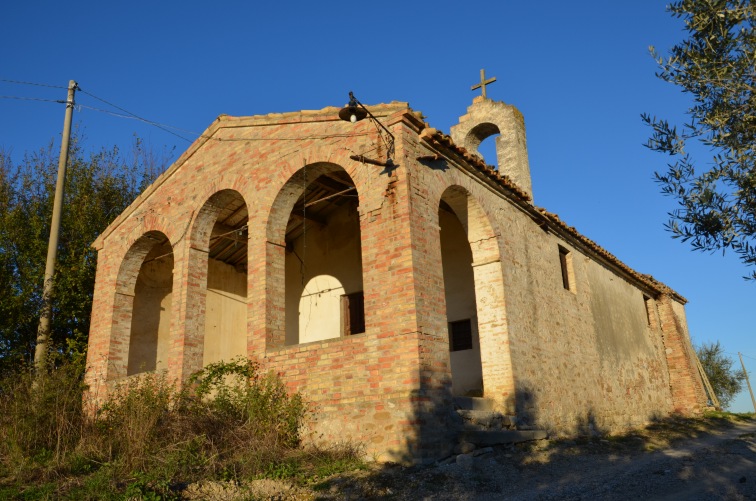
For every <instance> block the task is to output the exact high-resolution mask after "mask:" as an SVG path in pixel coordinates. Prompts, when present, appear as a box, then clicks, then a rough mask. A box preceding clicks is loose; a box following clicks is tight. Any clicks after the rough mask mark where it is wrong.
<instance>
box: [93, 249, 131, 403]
mask: <svg viewBox="0 0 756 501" xmlns="http://www.w3.org/2000/svg"><path fill="white" fill-rule="evenodd" d="M97 251H98V253H99V255H98V259H97V281H96V282H95V290H94V297H93V299H92V321H91V323H90V326H89V348H88V350H87V373H86V375H85V383H86V384H87V386H88V390H87V395H86V396H85V401H86V402H87V403H88V404H90V405H88V408H89V410H90V411H94V410H95V409H96V408H97V405H98V403H99V402H101V401H102V400H103V399H104V398H105V396H106V393H107V386H106V381H107V380H108V379H112V375H111V374H110V373H109V372H110V362H109V360H108V357H109V355H110V349H111V341H112V337H113V336H112V326H113V322H114V316H115V315H114V311H115V301H116V298H117V296H116V294H115V293H114V291H115V288H116V286H115V279H116V276H117V275H116V273H117V269H118V267H117V265H115V270H114V269H113V268H114V264H113V262H112V259H110V256H109V255H108V254H107V253H106V252H103V250H102V248H100V249H97ZM132 299H133V297H132ZM129 318H130V317H129ZM123 373H124V374H125V373H126V369H125V368H124V369H123Z"/></svg>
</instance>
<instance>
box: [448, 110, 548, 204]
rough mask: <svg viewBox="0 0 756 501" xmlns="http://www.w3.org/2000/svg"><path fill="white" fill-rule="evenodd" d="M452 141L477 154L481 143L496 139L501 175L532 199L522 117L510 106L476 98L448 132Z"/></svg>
mask: <svg viewBox="0 0 756 501" xmlns="http://www.w3.org/2000/svg"><path fill="white" fill-rule="evenodd" d="M449 132H450V134H451V137H452V140H453V141H454V142H455V143H456V144H458V145H460V146H462V147H464V148H465V149H466V150H468V151H470V152H475V153H477V152H478V147H479V146H480V143H481V141H483V140H485V139H486V138H488V137H490V136H492V135H494V134H496V133H499V134H500V135H499V136H497V137H496V160H497V163H498V167H499V172H500V173H501V174H505V175H507V176H508V177H509V178H510V179H512V181H514V182H515V183H516V184H517V185H518V186H519V187H520V188H521V189H522V190H523V191H525V192H526V193H527V194H528V195H530V196H531V197H532V196H533V188H532V183H531V179H530V164H529V162H528V147H527V140H526V136H525V118H524V117H523V116H522V113H520V111H519V110H518V109H517V108H515V107H514V106H512V105H509V104H506V103H503V102H500V101H493V100H491V99H486V98H482V97H478V98H475V100H474V101H473V104H472V106H470V107H468V108H467V114H465V115H463V116H461V117H459V123H458V124H457V125H454V126H453V127H452V128H451V129H450V131H449Z"/></svg>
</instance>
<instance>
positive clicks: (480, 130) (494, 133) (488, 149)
mask: <svg viewBox="0 0 756 501" xmlns="http://www.w3.org/2000/svg"><path fill="white" fill-rule="evenodd" d="M500 137H501V131H500V130H499V127H498V126H497V125H496V124H492V123H490V122H483V123H480V124H478V125H476V126H475V127H473V128H472V129H470V132H469V133H468V134H467V137H466V138H465V148H467V149H468V150H470V151H472V152H474V153H476V154H477V155H478V156H479V157H481V158H482V159H483V160H484V161H485V162H486V163H487V164H488V165H493V166H494V167H496V170H499V138H500Z"/></svg>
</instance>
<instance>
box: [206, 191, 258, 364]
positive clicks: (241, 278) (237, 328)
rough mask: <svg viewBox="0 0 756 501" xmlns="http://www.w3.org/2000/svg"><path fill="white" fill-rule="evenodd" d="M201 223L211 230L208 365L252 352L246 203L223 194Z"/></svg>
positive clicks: (211, 201) (210, 203) (230, 193)
mask: <svg viewBox="0 0 756 501" xmlns="http://www.w3.org/2000/svg"><path fill="white" fill-rule="evenodd" d="M200 219H201V220H202V222H199V221H198V224H204V225H205V227H206V228H212V229H211V230H210V233H209V235H207V236H206V238H207V241H206V245H207V249H208V253H207V287H206V288H205V305H204V306H205V330H204V343H203V348H204V349H203V356H202V364H203V366H207V365H208V364H211V363H215V362H220V361H230V360H232V359H234V358H236V357H239V356H246V354H247V241H248V228H247V222H248V219H249V214H248V210H247V204H246V203H245V202H244V199H243V198H242V196H241V195H240V194H239V193H238V192H236V191H233V190H223V191H220V192H218V193H216V194H214V195H213V196H212V197H210V199H209V200H208V201H207V203H206V204H205V206H204V207H203V209H202V210H201V211H200V217H198V220H200ZM211 225H212V226H211Z"/></svg>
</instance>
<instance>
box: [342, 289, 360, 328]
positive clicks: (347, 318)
mask: <svg viewBox="0 0 756 501" xmlns="http://www.w3.org/2000/svg"><path fill="white" fill-rule="evenodd" d="M341 318H342V322H343V328H342V332H343V333H344V335H345V336H351V335H352V334H361V333H363V332H365V295H364V294H363V293H362V291H360V292H354V293H352V294H345V295H343V296H341Z"/></svg>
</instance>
